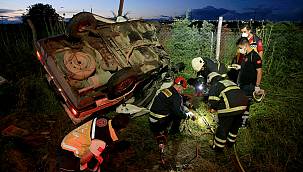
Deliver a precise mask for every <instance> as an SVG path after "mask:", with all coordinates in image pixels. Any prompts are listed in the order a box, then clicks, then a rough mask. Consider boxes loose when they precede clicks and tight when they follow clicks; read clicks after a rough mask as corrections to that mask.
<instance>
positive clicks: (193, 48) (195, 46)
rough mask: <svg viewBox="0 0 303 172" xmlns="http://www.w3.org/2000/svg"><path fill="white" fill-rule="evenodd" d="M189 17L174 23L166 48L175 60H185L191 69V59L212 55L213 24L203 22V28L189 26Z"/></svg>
mask: <svg viewBox="0 0 303 172" xmlns="http://www.w3.org/2000/svg"><path fill="white" fill-rule="evenodd" d="M190 24H191V22H190V21H189V20H188V19H184V20H180V21H177V22H175V23H174V24H173V28H172V33H171V37H170V38H169V39H168V40H167V42H166V43H167V44H166V49H167V52H168V53H169V54H170V57H171V59H172V61H173V62H184V63H185V64H186V66H187V69H189V70H192V69H191V60H192V59H193V58H195V57H198V56H202V57H212V56H213V53H212V52H211V30H212V29H213V25H212V24H210V23H208V22H203V25H202V28H200V29H199V28H197V27H195V26H193V27H189V25H190Z"/></svg>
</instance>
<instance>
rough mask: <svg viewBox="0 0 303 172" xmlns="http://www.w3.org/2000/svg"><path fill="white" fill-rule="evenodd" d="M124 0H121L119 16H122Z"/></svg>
mask: <svg viewBox="0 0 303 172" xmlns="http://www.w3.org/2000/svg"><path fill="white" fill-rule="evenodd" d="M123 5H124V0H120V4H119V10H118V16H122V12H123Z"/></svg>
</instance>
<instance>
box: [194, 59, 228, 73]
mask: <svg viewBox="0 0 303 172" xmlns="http://www.w3.org/2000/svg"><path fill="white" fill-rule="evenodd" d="M192 67H193V69H194V70H195V71H196V72H197V76H199V75H201V76H203V77H204V76H207V75H208V74H209V73H211V72H218V73H220V74H221V75H223V76H226V73H227V69H226V67H225V65H224V64H223V63H221V62H218V61H215V60H212V59H209V58H202V57H196V58H194V59H192Z"/></svg>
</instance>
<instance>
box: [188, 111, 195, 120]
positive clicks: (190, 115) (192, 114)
mask: <svg viewBox="0 0 303 172" xmlns="http://www.w3.org/2000/svg"><path fill="white" fill-rule="evenodd" d="M186 116H187V119H190V118H191V120H193V121H194V120H195V119H196V117H195V115H194V113H192V112H186Z"/></svg>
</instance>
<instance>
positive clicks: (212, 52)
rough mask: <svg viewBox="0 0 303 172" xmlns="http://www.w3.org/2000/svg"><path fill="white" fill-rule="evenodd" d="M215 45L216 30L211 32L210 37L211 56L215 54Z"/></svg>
mask: <svg viewBox="0 0 303 172" xmlns="http://www.w3.org/2000/svg"><path fill="white" fill-rule="evenodd" d="M213 46H214V32H211V38H210V55H211V57H213V55H214V51H213Z"/></svg>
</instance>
